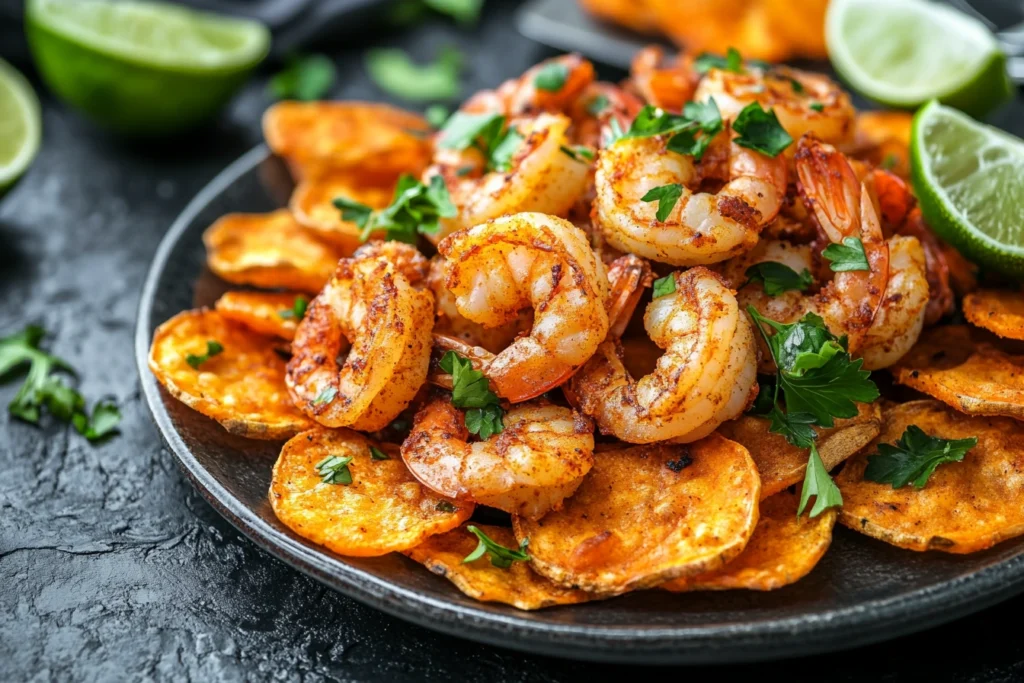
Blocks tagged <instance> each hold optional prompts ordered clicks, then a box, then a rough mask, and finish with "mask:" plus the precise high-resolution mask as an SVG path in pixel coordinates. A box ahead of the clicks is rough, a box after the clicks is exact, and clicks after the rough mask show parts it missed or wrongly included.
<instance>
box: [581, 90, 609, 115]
mask: <svg viewBox="0 0 1024 683" xmlns="http://www.w3.org/2000/svg"><path fill="white" fill-rule="evenodd" d="M609 104H611V102H609V101H608V96H607V95H596V96H595V97H594V98H592V99H591V100H590V101H589V102H587V113H588V114H590V115H591V116H600V115H601V114H602V113H603V112H604V110H605V109H607V108H608V105H609Z"/></svg>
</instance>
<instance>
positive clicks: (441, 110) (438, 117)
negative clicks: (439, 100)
mask: <svg viewBox="0 0 1024 683" xmlns="http://www.w3.org/2000/svg"><path fill="white" fill-rule="evenodd" d="M423 116H424V117H425V118H426V119H427V123H429V124H430V126H431V127H432V128H440V127H441V126H443V125H444V122H445V121H447V120H448V116H449V112H448V107H446V106H444V105H443V104H432V105H430V106H429V107H427V110H426V111H425V112H423Z"/></svg>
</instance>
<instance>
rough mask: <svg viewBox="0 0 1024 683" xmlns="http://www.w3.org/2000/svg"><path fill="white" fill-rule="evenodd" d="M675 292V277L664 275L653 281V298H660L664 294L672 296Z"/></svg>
mask: <svg viewBox="0 0 1024 683" xmlns="http://www.w3.org/2000/svg"><path fill="white" fill-rule="evenodd" d="M675 291H676V276H675V275H674V274H673V275H666V276H665V277H659V278H658V279H657V280H655V281H654V298H655V299H657V298H658V297H660V296H665V295H666V294H672V293H674V292H675Z"/></svg>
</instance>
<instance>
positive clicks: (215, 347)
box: [185, 339, 224, 370]
mask: <svg viewBox="0 0 1024 683" xmlns="http://www.w3.org/2000/svg"><path fill="white" fill-rule="evenodd" d="M223 352H224V346H223V345H221V343H220V342H219V341H217V340H216V339H210V340H207V342H206V353H204V354H201V355H196V354H194V353H190V354H188V355H187V356H185V362H186V363H188V364H189V365H191V366H192V367H193V368H194V369H196V370H198V369H199V366H200V365H202V364H203V363H205V362H206V361H208V360H210V359H211V358H213V357H214V356H217V355H219V354H221V353H223Z"/></svg>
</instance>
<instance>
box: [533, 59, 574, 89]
mask: <svg viewBox="0 0 1024 683" xmlns="http://www.w3.org/2000/svg"><path fill="white" fill-rule="evenodd" d="M568 79H569V67H568V66H566V65H565V64H562V63H561V62H548V63H547V64H545V65H544V66H542V67H541V68H540V70H539V71H538V72H537V75H536V76H534V78H533V85H534V87H535V88H537V90H544V91H545V92H558V91H559V90H561V89H562V87H563V86H564V85H565V82H566V81H567V80H568Z"/></svg>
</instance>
